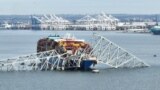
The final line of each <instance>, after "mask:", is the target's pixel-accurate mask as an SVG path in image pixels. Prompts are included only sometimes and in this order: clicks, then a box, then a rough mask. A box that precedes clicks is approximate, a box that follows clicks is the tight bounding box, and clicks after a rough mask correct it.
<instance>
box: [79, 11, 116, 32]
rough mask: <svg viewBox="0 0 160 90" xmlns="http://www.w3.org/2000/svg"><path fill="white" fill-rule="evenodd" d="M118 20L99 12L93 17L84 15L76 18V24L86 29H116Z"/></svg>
mask: <svg viewBox="0 0 160 90" xmlns="http://www.w3.org/2000/svg"><path fill="white" fill-rule="evenodd" d="M118 22H119V20H118V19H117V18H115V17H113V16H111V15H106V14H105V13H101V14H99V15H97V16H95V18H93V17H91V16H89V15H86V16H84V17H83V18H81V19H79V20H77V22H76V25H77V27H81V28H84V29H86V30H116V26H117V24H118Z"/></svg>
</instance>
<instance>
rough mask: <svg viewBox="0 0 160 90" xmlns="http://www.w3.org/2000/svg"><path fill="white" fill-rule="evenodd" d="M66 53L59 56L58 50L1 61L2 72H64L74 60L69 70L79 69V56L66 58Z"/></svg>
mask: <svg viewBox="0 0 160 90" xmlns="http://www.w3.org/2000/svg"><path fill="white" fill-rule="evenodd" d="M64 55H66V53H63V54H59V53H57V52H56V50H51V51H45V52H40V53H35V54H30V55H25V56H20V57H15V58H11V59H6V60H1V61H0V70H1V71H23V70H54V69H58V70H60V69H61V70H64V68H65V66H64V65H65V64H66V63H68V62H69V61H70V60H72V63H70V64H73V65H69V64H68V66H67V67H68V68H69V67H70V66H72V67H74V66H75V67H78V65H79V58H80V57H79V56H78V55H75V56H68V57H67V58H66V57H64ZM66 59H67V60H66Z"/></svg>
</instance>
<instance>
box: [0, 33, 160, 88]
mask: <svg viewBox="0 0 160 90" xmlns="http://www.w3.org/2000/svg"><path fill="white" fill-rule="evenodd" d="M65 33H71V34H74V35H75V37H77V38H80V39H85V40H87V41H91V40H92V35H93V33H97V34H100V35H103V36H105V37H107V38H108V39H110V40H111V41H113V42H115V43H116V44H118V45H120V46H121V47H123V48H125V49H126V50H128V51H129V52H131V53H133V54H134V55H136V56H137V57H139V58H140V59H141V60H143V61H145V62H146V63H148V64H149V65H150V67H147V68H134V69H130V68H128V69H127V68H123V69H122V68H120V69H113V68H112V69H111V68H107V66H105V65H102V67H99V68H100V73H92V72H83V71H20V72H0V90H159V89H160V86H159V83H160V70H159V69H160V35H152V34H150V33H148V34H138V33H122V32H109V31H94V32H93V31H31V30H0V59H3V58H10V57H15V56H20V55H25V54H30V53H35V52H36V47H37V46H36V44H37V41H38V40H39V39H40V38H43V37H46V36H49V35H51V34H59V35H64V34H65Z"/></svg>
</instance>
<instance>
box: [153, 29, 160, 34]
mask: <svg viewBox="0 0 160 90" xmlns="http://www.w3.org/2000/svg"><path fill="white" fill-rule="evenodd" d="M151 32H152V33H153V34H154V35H160V29H159V30H156V29H151Z"/></svg>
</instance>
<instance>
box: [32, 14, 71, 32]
mask: <svg viewBox="0 0 160 90" xmlns="http://www.w3.org/2000/svg"><path fill="white" fill-rule="evenodd" d="M69 24H70V22H69V21H68V20H66V19H63V18H62V17H58V16H56V15H43V16H41V17H38V16H32V29H42V30H46V29H47V30H65V29H66V28H67V26H68V25H69Z"/></svg>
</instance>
